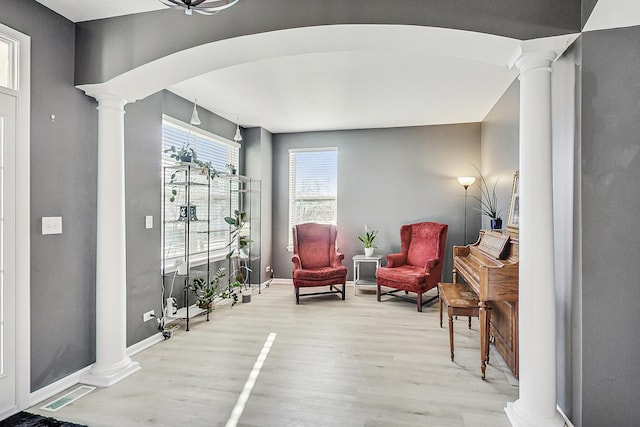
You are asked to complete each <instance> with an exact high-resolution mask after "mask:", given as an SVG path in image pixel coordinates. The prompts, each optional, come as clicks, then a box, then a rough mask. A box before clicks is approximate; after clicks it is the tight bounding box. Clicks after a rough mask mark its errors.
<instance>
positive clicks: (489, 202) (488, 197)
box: [471, 165, 502, 230]
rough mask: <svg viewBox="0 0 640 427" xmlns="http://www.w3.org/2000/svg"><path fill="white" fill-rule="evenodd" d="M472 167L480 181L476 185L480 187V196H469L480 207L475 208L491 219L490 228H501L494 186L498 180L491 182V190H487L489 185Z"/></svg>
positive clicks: (499, 210)
mask: <svg viewBox="0 0 640 427" xmlns="http://www.w3.org/2000/svg"><path fill="white" fill-rule="evenodd" d="M473 167H474V168H475V169H476V170H477V171H478V175H479V176H480V181H479V183H478V186H479V187H480V193H481V195H480V197H476V196H471V197H472V198H473V199H475V200H477V201H478V202H479V203H480V208H476V209H477V210H478V211H480V213H482V214H483V215H486V216H488V217H489V219H490V220H491V229H492V230H500V229H502V218H500V212H501V209H499V208H498V197H497V196H496V186H497V185H498V180H497V179H496V182H495V183H494V184H493V187H492V188H491V190H489V185H488V184H487V181H486V180H485V178H484V176H483V175H482V173H481V172H480V169H478V168H477V167H476V166H475V165H473Z"/></svg>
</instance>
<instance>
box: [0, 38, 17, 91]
mask: <svg viewBox="0 0 640 427" xmlns="http://www.w3.org/2000/svg"><path fill="white" fill-rule="evenodd" d="M0 42H3V43H6V44H7V46H8V51H9V52H8V53H9V55H8V58H7V59H8V63H7V82H8V84H7V85H6V86H5V85H0V87H3V88H6V89H11V90H15V91H18V90H19V81H20V79H19V77H20V76H19V73H18V69H19V66H18V64H19V60H20V58H19V52H20V50H19V47H20V43H19V42H18V40H16V39H15V38H13V37H10V36H8V35H7V34H6V33H0Z"/></svg>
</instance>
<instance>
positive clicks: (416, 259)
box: [376, 222, 448, 311]
mask: <svg viewBox="0 0 640 427" xmlns="http://www.w3.org/2000/svg"><path fill="white" fill-rule="evenodd" d="M447 228H448V226H447V224H438V223H436V222H420V223H417V224H409V225H403V226H402V227H400V241H401V243H402V252H401V253H397V254H390V255H387V265H386V266H385V267H380V268H378V271H377V273H376V276H377V292H376V296H377V299H378V301H380V297H381V296H382V295H391V296H395V297H399V298H403V299H407V298H406V297H404V296H401V295H396V294H395V293H396V292H399V291H405V294H406V293H408V292H415V293H416V294H417V299H416V304H417V306H418V311H422V306H423V305H424V304H426V303H428V302H431V301H433V300H435V299H437V298H438V295H436V296H435V297H433V298H430V299H429V300H426V301H424V302H423V301H422V294H423V293H424V292H427V291H428V290H429V289H432V288H436V289H437V286H438V282H440V281H442V264H443V261H444V249H445V243H446V241H447ZM381 286H386V287H389V288H394V290H393V291H388V292H385V293H381V289H380V287H381ZM411 301H413V300H411Z"/></svg>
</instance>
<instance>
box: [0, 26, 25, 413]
mask: <svg viewBox="0 0 640 427" xmlns="http://www.w3.org/2000/svg"><path fill="white" fill-rule="evenodd" d="M0 33H3V34H5V35H7V36H9V37H11V38H13V39H15V40H17V41H18V61H17V62H18V63H17V68H18V73H17V77H18V87H17V90H11V89H6V88H2V89H0V90H1V91H2V92H3V93H5V94H7V95H10V96H13V97H15V98H16V141H15V143H16V147H15V148H16V150H15V152H16V157H15V159H14V161H15V162H16V165H17V167H16V174H15V177H14V183H15V190H16V206H15V215H16V230H15V231H16V234H15V235H16V240H15V255H16V265H15V273H16V301H15V302H16V349H15V350H16V403H17V407H16V408H15V409H16V410H15V412H18V411H21V410H23V409H25V408H27V407H28V406H29V398H30V394H31V296H30V292H31V249H30V248H31V241H30V239H31V231H30V230H31V229H30V223H31V161H30V156H31V154H30V153H31V150H30V146H31V136H30V135H31V133H30V129H31V128H30V126H31V124H30V123H31V120H30V119H31V118H30V113H31V37H29V36H28V35H26V34H23V33H21V32H19V31H16V30H14V29H12V28H10V27H7V26H6V25H3V24H0ZM18 195H19V196H18ZM0 415H2V414H0ZM4 415H10V414H4Z"/></svg>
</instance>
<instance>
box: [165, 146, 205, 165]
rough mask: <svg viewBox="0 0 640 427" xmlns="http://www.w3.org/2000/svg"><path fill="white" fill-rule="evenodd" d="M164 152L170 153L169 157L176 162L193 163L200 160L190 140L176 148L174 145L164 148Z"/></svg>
mask: <svg viewBox="0 0 640 427" xmlns="http://www.w3.org/2000/svg"><path fill="white" fill-rule="evenodd" d="M164 152H165V153H170V155H169V157H171V158H172V159H175V160H176V162H184V163H191V162H196V161H197V160H198V156H197V155H196V150H194V149H193V148H191V147H190V146H189V141H187V142H185V143H184V144H182V147H181V148H176V147H175V146H173V145H172V146H171V147H169V148H167V149H166V150H164Z"/></svg>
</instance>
